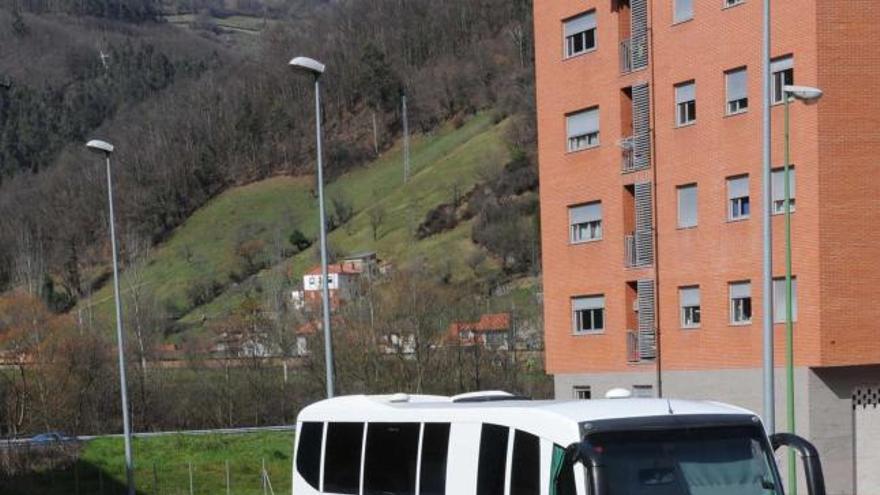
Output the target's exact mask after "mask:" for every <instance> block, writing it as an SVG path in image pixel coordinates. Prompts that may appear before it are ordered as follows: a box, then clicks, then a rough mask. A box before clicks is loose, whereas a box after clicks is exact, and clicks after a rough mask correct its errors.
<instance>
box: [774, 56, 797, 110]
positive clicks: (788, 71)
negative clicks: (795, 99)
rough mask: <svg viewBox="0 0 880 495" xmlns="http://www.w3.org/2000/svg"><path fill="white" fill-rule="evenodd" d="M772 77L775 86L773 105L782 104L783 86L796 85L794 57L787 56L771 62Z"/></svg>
mask: <svg viewBox="0 0 880 495" xmlns="http://www.w3.org/2000/svg"><path fill="white" fill-rule="evenodd" d="M770 77H771V80H772V84H773V94H772V95H770V97H771V98H772V100H771V103H773V104H774V105H775V104H778V103H782V98H783V91H782V88H783V86H790V85H792V84H794V57H792V56H791V55H786V56H785V57H779V58H777V59H775V60H773V61H771V62H770Z"/></svg>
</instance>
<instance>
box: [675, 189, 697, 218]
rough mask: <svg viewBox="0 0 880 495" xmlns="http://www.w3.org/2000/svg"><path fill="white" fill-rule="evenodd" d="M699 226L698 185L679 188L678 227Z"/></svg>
mask: <svg viewBox="0 0 880 495" xmlns="http://www.w3.org/2000/svg"><path fill="white" fill-rule="evenodd" d="M696 226H697V185H696V184H688V185H686V186H678V227H679V228H681V229H686V228H689V227H696Z"/></svg>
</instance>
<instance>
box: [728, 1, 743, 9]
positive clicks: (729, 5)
mask: <svg viewBox="0 0 880 495" xmlns="http://www.w3.org/2000/svg"><path fill="white" fill-rule="evenodd" d="M741 3H745V0H724V7H725V8H727V7H733V6H736V5H739V4H741Z"/></svg>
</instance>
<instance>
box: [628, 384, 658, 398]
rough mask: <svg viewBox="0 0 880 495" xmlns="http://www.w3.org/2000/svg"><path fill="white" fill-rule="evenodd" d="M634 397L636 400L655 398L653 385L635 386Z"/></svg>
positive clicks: (633, 389)
mask: <svg viewBox="0 0 880 495" xmlns="http://www.w3.org/2000/svg"><path fill="white" fill-rule="evenodd" d="M632 396H633V398H636V399H650V398H652V397H654V386H653V385H633V388H632Z"/></svg>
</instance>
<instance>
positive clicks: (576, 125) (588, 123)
mask: <svg viewBox="0 0 880 495" xmlns="http://www.w3.org/2000/svg"><path fill="white" fill-rule="evenodd" d="M566 121H567V127H568V137H570V138H571V137H575V136H583V135H585V134H590V133H593V132H596V131H598V130H599V109H598V108H593V109H590V110H585V111H583V112H578V113H575V114H572V115H569V116H568V117H567V118H566Z"/></svg>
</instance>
